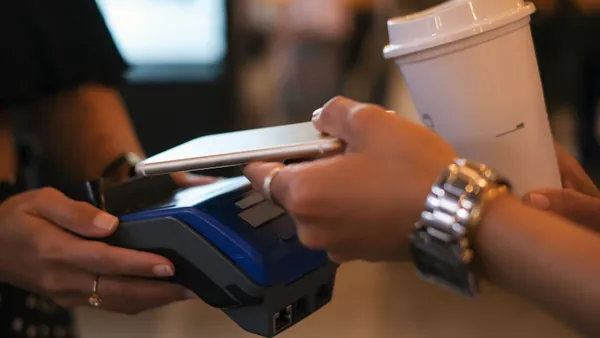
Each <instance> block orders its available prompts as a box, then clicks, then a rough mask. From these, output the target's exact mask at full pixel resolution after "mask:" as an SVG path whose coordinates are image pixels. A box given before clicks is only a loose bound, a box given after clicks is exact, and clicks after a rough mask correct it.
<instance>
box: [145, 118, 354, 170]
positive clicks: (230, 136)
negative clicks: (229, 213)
mask: <svg viewBox="0 0 600 338" xmlns="http://www.w3.org/2000/svg"><path fill="white" fill-rule="evenodd" d="M343 148H344V147H343V142H341V141H339V140H338V139H336V138H334V137H330V136H326V135H323V134H321V133H319V132H318V131H317V130H316V129H315V128H314V127H313V125H312V123H311V122H306V123H296V124H290V125H283V126H277V127H268V128H260V129H251V130H243V131H236V132H230V133H223V134H215V135H210V136H204V137H199V138H196V139H193V140H191V141H188V142H186V143H183V144H181V145H179V146H177V147H174V148H171V149H169V150H167V151H164V152H162V153H160V154H157V155H155V156H152V157H149V158H148V159H146V160H144V161H141V162H140V163H138V164H137V165H136V167H135V171H136V173H137V174H138V175H141V176H149V175H159V174H170V173H174V172H178V171H196V170H203V169H214V168H221V167H229V166H237V165H243V164H247V163H250V162H254V161H286V160H304V159H314V158H318V157H324V156H330V155H333V154H336V153H338V152H341V151H343Z"/></svg>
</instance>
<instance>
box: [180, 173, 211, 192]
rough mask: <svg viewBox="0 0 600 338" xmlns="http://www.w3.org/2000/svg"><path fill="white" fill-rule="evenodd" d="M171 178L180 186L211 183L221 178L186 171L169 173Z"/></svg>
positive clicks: (187, 186) (186, 186)
mask: <svg viewBox="0 0 600 338" xmlns="http://www.w3.org/2000/svg"><path fill="white" fill-rule="evenodd" d="M171 178H173V181H175V184H177V185H178V186H180V187H182V188H189V187H195V186H199V185H206V184H211V183H214V182H216V181H218V180H220V179H221V178H218V177H211V176H202V175H195V174H191V173H187V172H179V173H174V174H171Z"/></svg>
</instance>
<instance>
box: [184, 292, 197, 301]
mask: <svg viewBox="0 0 600 338" xmlns="http://www.w3.org/2000/svg"><path fill="white" fill-rule="evenodd" d="M183 296H184V297H185V298H186V299H196V298H198V295H197V294H195V293H194V292H193V291H191V290H185V293H184V294H183Z"/></svg>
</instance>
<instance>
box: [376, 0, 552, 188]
mask: <svg viewBox="0 0 600 338" xmlns="http://www.w3.org/2000/svg"><path fill="white" fill-rule="evenodd" d="M534 11H535V7H534V5H533V4H531V3H525V2H523V1H522V0H470V1H468V0H452V1H448V2H446V3H444V4H442V5H439V6H437V7H433V8H431V9H429V10H426V11H423V12H419V13H416V14H413V15H410V16H406V17H400V18H395V19H391V20H389V21H388V29H389V36H390V44H389V45H388V46H386V47H385V49H384V55H385V57H386V58H388V59H393V60H394V61H395V62H396V64H397V65H398V67H399V69H400V72H401V73H402V75H403V77H404V79H405V81H406V84H407V86H408V90H409V91H410V94H411V97H412V98H413V101H414V104H415V107H416V109H417V112H418V113H419V115H420V117H421V120H422V122H423V123H424V124H425V125H427V126H429V127H430V128H432V129H434V130H435V131H436V132H437V133H438V134H439V135H440V136H442V137H443V138H444V139H446V140H447V141H448V142H450V143H451V144H452V145H453V146H454V148H455V149H456V150H457V151H458V153H459V154H460V156H462V157H465V158H468V159H471V160H476V161H480V162H483V163H485V164H487V165H488V166H489V167H491V168H493V169H495V170H498V171H499V172H501V173H502V174H503V175H504V176H506V177H507V178H508V179H510V180H511V181H512V183H513V184H514V187H515V193H516V194H517V195H519V196H522V195H523V194H524V193H526V192H528V191H531V190H533V189H537V188H559V187H561V179H560V173H559V171H558V164H557V160H556V153H555V150H554V144H553V139H552V134H551V131H550V124H549V121H548V115H547V112H546V105H545V103H544V96H543V92H542V85H541V81H540V75H539V71H538V66H537V60H536V56H535V51H534V47H533V40H532V37H531V30H530V26H529V22H530V15H531V14H532V13H533V12H534Z"/></svg>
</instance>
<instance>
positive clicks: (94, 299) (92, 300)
mask: <svg viewBox="0 0 600 338" xmlns="http://www.w3.org/2000/svg"><path fill="white" fill-rule="evenodd" d="M99 280H100V276H99V275H98V276H96V279H94V287H93V288H92V295H91V296H89V297H88V303H89V304H90V305H91V306H93V307H100V305H101V304H102V296H100V295H99V294H98V281H99Z"/></svg>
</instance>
